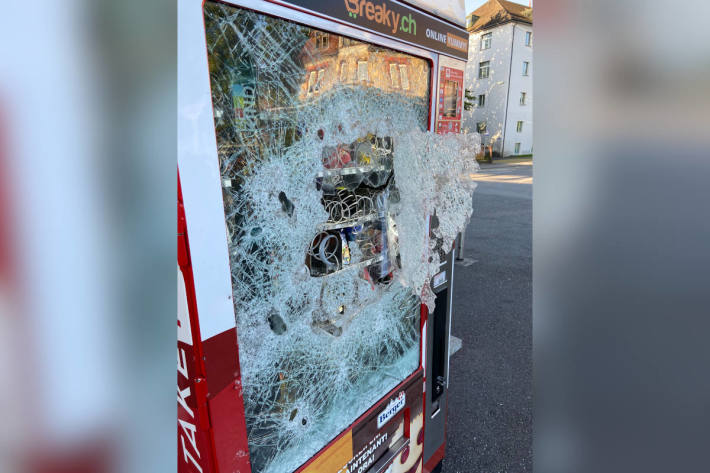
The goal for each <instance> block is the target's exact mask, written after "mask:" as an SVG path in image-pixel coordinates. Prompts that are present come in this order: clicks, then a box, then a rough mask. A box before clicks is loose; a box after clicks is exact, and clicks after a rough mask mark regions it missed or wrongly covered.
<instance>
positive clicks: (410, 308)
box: [204, 2, 480, 473]
mask: <svg viewBox="0 0 710 473" xmlns="http://www.w3.org/2000/svg"><path fill="white" fill-rule="evenodd" d="M204 12H205V27H206V35H207V49H208V60H209V67H210V82H211V90H212V100H213V107H214V122H215V130H216V136H217V148H218V156H219V165H220V174H221V178H222V190H223V198H224V209H225V222H226V228H227V238H228V244H229V255H230V267H231V273H232V287H233V300H234V305H235V314H236V321H237V333H238V339H239V357H240V367H241V380H242V394H243V396H244V408H245V413H246V423H247V434H248V440H249V456H250V461H251V465H252V471H254V472H255V473H256V472H260V473H261V472H264V473H290V472H292V471H294V470H296V469H297V468H298V467H299V466H300V465H302V464H303V463H304V462H305V461H306V460H308V459H309V458H310V457H312V456H313V455H314V454H315V453H317V452H318V451H319V450H320V449H321V448H322V447H324V446H325V445H326V444H327V443H328V442H329V441H330V440H332V439H333V438H334V437H335V436H337V435H338V434H339V433H340V432H342V431H343V430H344V429H345V428H347V426H348V425H350V424H351V423H352V422H353V421H354V420H356V419H357V417H358V416H360V415H361V414H363V413H364V412H365V411H366V410H367V409H368V408H369V407H370V406H372V405H373V404H374V403H375V402H377V401H378V400H379V399H381V398H382V397H383V396H384V395H386V394H387V392H389V391H390V390H391V389H393V388H394V387H395V386H397V385H398V384H399V383H400V382H402V381H403V380H404V379H405V378H407V376H409V375H410V374H412V373H413V372H414V371H415V370H416V369H417V368H418V367H419V328H420V327H419V320H420V317H419V314H420V302H422V301H423V302H425V303H426V304H427V305H429V308H430V309H433V294H432V292H431V289H430V287H429V284H428V281H429V279H430V278H431V276H432V275H433V274H435V273H436V272H438V271H439V262H440V259H441V258H443V257H444V255H445V253H446V252H445V251H443V250H442V249H443V248H451V245H452V243H453V239H454V237H455V236H456V234H457V233H458V232H459V231H461V229H463V228H464V226H465V224H466V223H467V222H468V219H469V217H470V215H471V209H472V208H471V199H472V191H473V189H474V187H475V184H474V183H473V182H472V181H471V180H470V174H471V173H472V172H475V170H476V169H477V165H476V164H475V160H474V159H473V156H474V155H475V153H476V152H477V151H478V147H479V142H480V141H479V139H478V135H474V134H472V135H467V136H461V135H446V136H442V135H435V134H432V133H430V132H427V131H426V129H427V121H428V108H429V103H430V96H429V93H430V83H429V81H430V76H431V69H430V65H429V62H427V61H426V60H423V59H421V58H417V57H414V56H411V55H407V54H403V53H400V52H396V51H393V50H389V49H386V48H382V47H377V46H373V45H371V44H368V43H363V42H359V41H356V40H353V39H350V38H346V37H342V36H338V35H335V34H330V33H325V32H321V31H318V30H314V29H312V28H308V27H305V26H302V25H298V24H295V23H292V22H288V21H285V20H281V19H276V18H272V17H269V16H265V15H262V14H258V13H255V12H252V11H249V10H244V9H239V8H233V7H229V6H226V5H223V4H219V3H213V2H206V3H205V9H204ZM392 66H395V67H392ZM466 157H467V158H468V159H465V158H466ZM430 215H435V216H436V217H435V218H433V219H432V222H433V223H432V225H431V232H430V233H431V235H430V233H429V232H427V231H426V229H427V228H428V227H429V216H430ZM245 453H246V452H235V454H245Z"/></svg>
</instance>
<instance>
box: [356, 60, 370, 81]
mask: <svg viewBox="0 0 710 473" xmlns="http://www.w3.org/2000/svg"><path fill="white" fill-rule="evenodd" d="M367 78H368V76H367V61H358V62H357V79H358V80H367Z"/></svg>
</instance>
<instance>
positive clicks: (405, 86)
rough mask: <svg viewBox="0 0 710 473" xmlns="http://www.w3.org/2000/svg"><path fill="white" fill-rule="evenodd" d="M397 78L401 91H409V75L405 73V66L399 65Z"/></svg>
mask: <svg viewBox="0 0 710 473" xmlns="http://www.w3.org/2000/svg"><path fill="white" fill-rule="evenodd" d="M399 78H400V80H401V81H402V89H404V90H409V74H408V73H407V65H406V64H400V66H399Z"/></svg>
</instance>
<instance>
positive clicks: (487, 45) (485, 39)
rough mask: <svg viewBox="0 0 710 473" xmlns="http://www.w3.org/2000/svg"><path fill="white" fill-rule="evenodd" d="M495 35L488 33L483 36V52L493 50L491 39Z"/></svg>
mask: <svg viewBox="0 0 710 473" xmlns="http://www.w3.org/2000/svg"><path fill="white" fill-rule="evenodd" d="M492 36H493V33H486V34H484V35H482V36H481V51H483V50H484V49H490V48H491V38H492Z"/></svg>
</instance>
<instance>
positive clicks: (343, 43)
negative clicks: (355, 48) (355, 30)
mask: <svg viewBox="0 0 710 473" xmlns="http://www.w3.org/2000/svg"><path fill="white" fill-rule="evenodd" d="M356 43H357V41H355V40H354V39H352V38H346V37H344V36H341V37H340V39H338V46H340V47H341V48H345V47H348V46H352V45H353V44H356Z"/></svg>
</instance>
